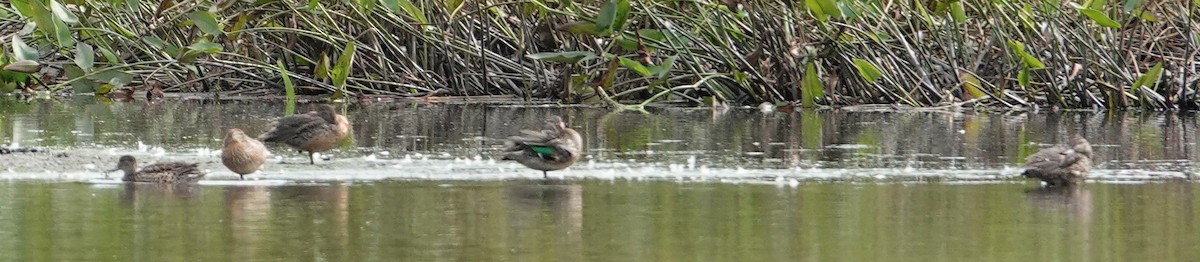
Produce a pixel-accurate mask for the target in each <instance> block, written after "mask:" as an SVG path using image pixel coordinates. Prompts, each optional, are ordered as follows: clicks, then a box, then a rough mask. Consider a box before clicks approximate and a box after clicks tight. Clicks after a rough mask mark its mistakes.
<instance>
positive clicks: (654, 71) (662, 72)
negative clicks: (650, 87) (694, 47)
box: [650, 56, 678, 79]
mask: <svg viewBox="0 0 1200 262" xmlns="http://www.w3.org/2000/svg"><path fill="white" fill-rule="evenodd" d="M677 58H678V57H677V56H670V57H667V59H666V60H663V62H662V64H660V65H656V66H651V67H650V74H651V75H654V76H655V77H657V78H659V79H662V78H663V77H666V76H667V73H670V72H671V68H672V67H674V66H675V60H676V59H677Z"/></svg>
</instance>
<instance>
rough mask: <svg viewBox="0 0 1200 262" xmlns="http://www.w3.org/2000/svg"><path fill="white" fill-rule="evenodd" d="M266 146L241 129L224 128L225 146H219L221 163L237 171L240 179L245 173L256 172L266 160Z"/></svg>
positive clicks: (243, 177)
mask: <svg viewBox="0 0 1200 262" xmlns="http://www.w3.org/2000/svg"><path fill="white" fill-rule="evenodd" d="M268 154H270V153H269V152H267V147H266V146H263V143H262V142H259V141H258V140H256V139H254V138H252V137H249V136H246V133H245V132H242V130H241V129H237V128H230V129H229V130H225V147H223V148H221V164H224V165H225V167H227V168H229V171H233V172H234V173H237V174H238V176H239V177H241V179H242V180H245V179H246V175H247V174H250V173H254V172H258V169H259V168H262V166H263V163H266V162H267V155H268Z"/></svg>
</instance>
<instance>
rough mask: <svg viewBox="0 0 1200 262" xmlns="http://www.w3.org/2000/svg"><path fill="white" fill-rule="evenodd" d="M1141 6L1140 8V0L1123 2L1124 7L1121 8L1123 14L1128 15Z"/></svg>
mask: <svg viewBox="0 0 1200 262" xmlns="http://www.w3.org/2000/svg"><path fill="white" fill-rule="evenodd" d="M1141 6H1142V1H1141V0H1125V5H1124V6H1122V7H1124V8H1125V13H1129V12H1132V11H1133V10H1134V9H1138V8H1139V7H1141Z"/></svg>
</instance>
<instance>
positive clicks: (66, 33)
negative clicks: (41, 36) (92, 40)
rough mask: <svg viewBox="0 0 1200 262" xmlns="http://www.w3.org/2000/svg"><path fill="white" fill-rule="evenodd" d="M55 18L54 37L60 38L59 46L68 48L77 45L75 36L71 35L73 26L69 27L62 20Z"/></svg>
mask: <svg viewBox="0 0 1200 262" xmlns="http://www.w3.org/2000/svg"><path fill="white" fill-rule="evenodd" d="M52 20H54V38H55V39H57V40H58V42H57V43H58V47H62V48H68V47H71V46H74V45H75V38H73V37H71V27H68V26H67V24H66V23H63V21H62V20H58V19H52Z"/></svg>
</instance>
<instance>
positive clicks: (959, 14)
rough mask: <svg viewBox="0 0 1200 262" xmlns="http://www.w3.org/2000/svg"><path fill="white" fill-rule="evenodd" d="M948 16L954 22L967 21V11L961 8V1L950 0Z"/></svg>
mask: <svg viewBox="0 0 1200 262" xmlns="http://www.w3.org/2000/svg"><path fill="white" fill-rule="evenodd" d="M950 16H951V17H953V18H954V22H956V23H963V22H966V21H967V11H966V9H965V8H963V3H962V1H953V2H950Z"/></svg>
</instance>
